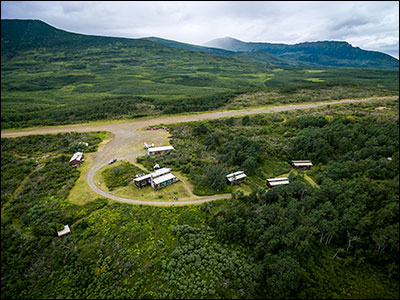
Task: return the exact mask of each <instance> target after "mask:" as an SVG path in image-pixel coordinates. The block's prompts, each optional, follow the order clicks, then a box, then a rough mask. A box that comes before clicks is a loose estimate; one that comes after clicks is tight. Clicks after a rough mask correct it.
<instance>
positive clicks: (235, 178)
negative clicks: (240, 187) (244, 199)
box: [226, 171, 247, 185]
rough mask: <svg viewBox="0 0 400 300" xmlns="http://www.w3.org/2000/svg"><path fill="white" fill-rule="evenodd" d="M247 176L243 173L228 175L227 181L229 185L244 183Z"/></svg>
mask: <svg viewBox="0 0 400 300" xmlns="http://www.w3.org/2000/svg"><path fill="white" fill-rule="evenodd" d="M246 177H247V175H246V174H245V173H244V172H243V171H237V172H234V173H230V174H228V175H226V180H227V182H228V184H229V185H233V184H239V183H242V182H243V181H244V180H245V179H246Z"/></svg>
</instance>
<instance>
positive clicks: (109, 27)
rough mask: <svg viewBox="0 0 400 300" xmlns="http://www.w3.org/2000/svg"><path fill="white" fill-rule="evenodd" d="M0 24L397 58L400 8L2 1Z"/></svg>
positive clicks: (381, 4)
mask: <svg viewBox="0 0 400 300" xmlns="http://www.w3.org/2000/svg"><path fill="white" fill-rule="evenodd" d="M1 8H2V10H1V17H2V18H8V19H11V18H19V19H29V18H30V19H40V20H42V21H44V22H47V23H49V24H50V25H53V26H55V27H57V28H60V29H64V30H67V31H72V32H77V33H85V34H95V35H108V36H121V37H130V38H140V37H149V36H157V37H162V38H167V39H172V40H176V41H181V42H186V43H192V44H198V45H201V44H203V43H205V42H207V41H209V40H211V39H215V38H219V37H225V36H232V37H234V38H237V39H240V40H243V41H247V42H248V41H258V42H271V43H288V44H294V43H299V42H304V41H317V40H341V41H348V42H349V43H351V44H352V45H353V46H357V47H360V48H362V49H367V50H375V51H382V52H386V53H389V54H391V55H393V56H396V57H398V49H399V39H398V36H399V2H397V1H302V2H300V1H210V2H207V1H198V2H196V1H188V2H185V1H175V2H173V1H160V2H150V1H51V2H47V1H46V2H42V1H2V2H1Z"/></svg>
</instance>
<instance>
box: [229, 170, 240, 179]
mask: <svg viewBox="0 0 400 300" xmlns="http://www.w3.org/2000/svg"><path fill="white" fill-rule="evenodd" d="M240 174H244V172H243V171H237V172H235V173H231V174H228V175H226V177H227V178H228V177H232V176H237V175H240Z"/></svg>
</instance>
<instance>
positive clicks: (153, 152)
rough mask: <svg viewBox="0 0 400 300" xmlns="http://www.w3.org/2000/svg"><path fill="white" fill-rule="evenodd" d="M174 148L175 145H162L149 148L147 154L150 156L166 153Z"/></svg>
mask: <svg viewBox="0 0 400 300" xmlns="http://www.w3.org/2000/svg"><path fill="white" fill-rule="evenodd" d="M172 150H174V147H173V146H161V147H151V148H148V149H147V154H148V155H149V156H153V155H157V154H164V153H166V152H169V151H172Z"/></svg>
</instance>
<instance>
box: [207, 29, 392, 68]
mask: <svg viewBox="0 0 400 300" xmlns="http://www.w3.org/2000/svg"><path fill="white" fill-rule="evenodd" d="M204 45H207V46H208V47H216V48H221V49H224V50H228V51H235V52H247V53H269V54H272V55H275V56H277V57H279V58H282V59H286V60H288V61H292V62H297V63H303V64H304V63H305V64H311V65H314V66H329V67H358V68H360V67H361V68H390V69H392V68H398V67H399V60H398V59H396V58H394V57H392V56H390V55H388V54H385V53H382V52H377V51H368V50H363V49H361V48H359V47H353V46H352V45H351V44H350V43H348V42H347V41H315V42H309V41H306V42H302V43H297V44H294V45H288V44H273V43H262V42H242V41H240V40H237V39H234V38H231V37H224V38H220V39H214V40H212V41H209V42H207V43H205V44H204Z"/></svg>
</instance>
